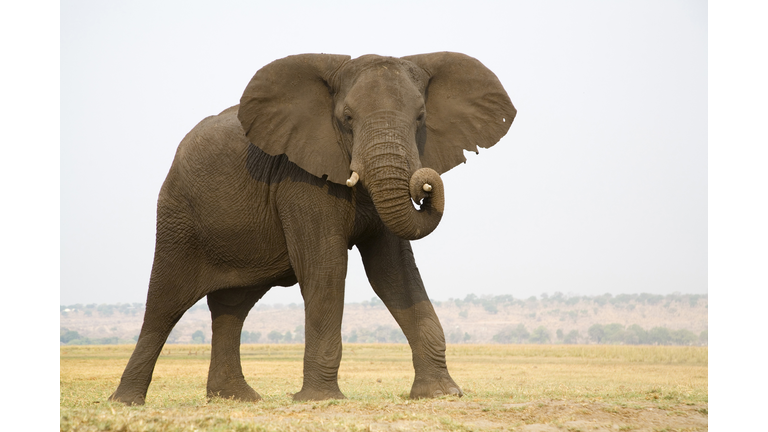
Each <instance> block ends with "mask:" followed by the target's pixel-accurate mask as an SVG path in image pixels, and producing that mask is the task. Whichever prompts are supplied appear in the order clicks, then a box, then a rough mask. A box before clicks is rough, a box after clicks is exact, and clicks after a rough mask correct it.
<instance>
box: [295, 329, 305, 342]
mask: <svg viewBox="0 0 768 432" xmlns="http://www.w3.org/2000/svg"><path fill="white" fill-rule="evenodd" d="M293 335H294V336H293V340H294V341H296V342H304V326H303V325H297V326H296V328H295V329H294V330H293Z"/></svg>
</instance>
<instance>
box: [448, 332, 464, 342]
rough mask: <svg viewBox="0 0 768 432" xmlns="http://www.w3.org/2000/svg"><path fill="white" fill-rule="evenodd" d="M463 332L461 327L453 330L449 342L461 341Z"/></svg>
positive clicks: (449, 335)
mask: <svg viewBox="0 0 768 432" xmlns="http://www.w3.org/2000/svg"><path fill="white" fill-rule="evenodd" d="M462 336H463V335H462V334H461V331H460V330H459V329H454V330H453V331H451V333H449V334H448V342H450V343H460V342H461V339H462Z"/></svg>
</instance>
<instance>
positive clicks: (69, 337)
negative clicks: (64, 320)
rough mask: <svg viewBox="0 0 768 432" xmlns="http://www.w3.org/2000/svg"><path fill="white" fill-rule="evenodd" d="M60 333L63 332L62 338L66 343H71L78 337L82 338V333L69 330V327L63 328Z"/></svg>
mask: <svg viewBox="0 0 768 432" xmlns="http://www.w3.org/2000/svg"><path fill="white" fill-rule="evenodd" d="M60 333H61V337H60V340H61V342H63V343H65V344H66V343H70V342H71V341H73V340H76V339H81V336H80V333H78V332H76V331H72V330H69V329H67V328H62V329H61V331H60Z"/></svg>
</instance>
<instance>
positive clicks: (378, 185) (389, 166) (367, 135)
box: [352, 117, 445, 240]
mask: <svg viewBox="0 0 768 432" xmlns="http://www.w3.org/2000/svg"><path fill="white" fill-rule="evenodd" d="M395 120H396V119H393V118H391V117H389V118H380V119H377V120H376V121H369V122H366V126H368V127H366V128H364V129H363V131H362V137H361V141H360V143H359V144H360V145H358V146H357V147H358V148H360V147H362V150H361V153H363V154H360V161H361V162H362V163H355V162H357V161H353V166H352V168H353V169H355V168H356V167H359V168H360V170H361V171H362V172H361V173H360V181H362V182H363V184H364V186H365V187H366V188H367V189H368V192H369V193H370V195H371V200H372V201H373V204H374V205H375V206H376V210H377V212H378V213H379V216H380V217H381V220H382V221H383V222H384V225H386V226H387V228H389V230H390V231H392V232H393V233H394V234H395V235H397V236H398V237H400V238H403V239H406V240H417V239H420V238H422V237H424V236H426V235H428V234H429V233H431V232H432V231H434V229H435V228H437V225H438V224H439V223H440V219H441V218H442V216H443V210H444V208H445V189H444V187H443V181H442V179H441V178H440V175H439V174H438V173H437V172H436V171H435V170H433V169H431V168H421V167H420V165H421V162H420V161H419V159H418V152H417V150H416V145H415V139H414V136H415V134H414V133H412V131H411V128H410V127H402V128H397V127H393V124H394V125H396V124H398V123H400V124H403V123H405V122H402V121H401V122H397V121H395ZM406 124H407V123H406ZM354 159H357V158H354V157H353V160H354ZM414 165H416V166H414ZM412 201H413V202H416V203H417V204H420V206H419V207H420V208H419V209H416V208H415V207H414V203H413V202H412Z"/></svg>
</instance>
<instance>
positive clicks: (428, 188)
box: [421, 183, 432, 192]
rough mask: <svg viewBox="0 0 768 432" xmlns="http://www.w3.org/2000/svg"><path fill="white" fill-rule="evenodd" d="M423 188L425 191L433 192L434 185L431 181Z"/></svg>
mask: <svg viewBox="0 0 768 432" xmlns="http://www.w3.org/2000/svg"><path fill="white" fill-rule="evenodd" d="M421 188H422V189H424V192H432V185H431V184H429V183H424V186H422V187H421Z"/></svg>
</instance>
